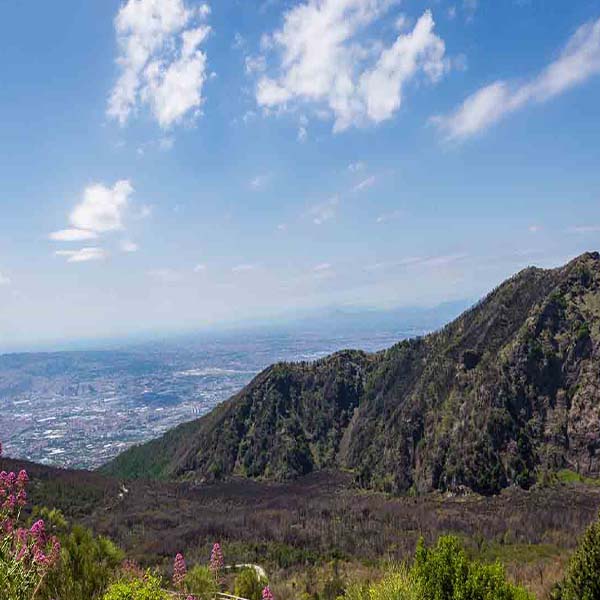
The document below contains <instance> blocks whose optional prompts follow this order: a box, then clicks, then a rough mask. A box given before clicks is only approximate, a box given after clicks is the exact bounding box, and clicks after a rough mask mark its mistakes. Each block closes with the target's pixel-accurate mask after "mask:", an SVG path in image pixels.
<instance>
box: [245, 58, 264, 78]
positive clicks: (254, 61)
mask: <svg viewBox="0 0 600 600" xmlns="http://www.w3.org/2000/svg"><path fill="white" fill-rule="evenodd" d="M244 66H245V68H246V74H247V75H252V73H262V72H263V71H264V70H265V69H266V68H267V61H266V59H265V57H264V56H263V55H262V54H259V55H257V56H250V55H249V56H246V58H245V59H244Z"/></svg>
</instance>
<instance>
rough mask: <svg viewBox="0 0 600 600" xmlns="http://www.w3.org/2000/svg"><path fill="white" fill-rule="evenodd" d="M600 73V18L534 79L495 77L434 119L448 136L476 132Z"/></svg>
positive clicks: (573, 38)
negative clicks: (446, 112)
mask: <svg viewBox="0 0 600 600" xmlns="http://www.w3.org/2000/svg"><path fill="white" fill-rule="evenodd" d="M599 73H600V19H598V20H597V21H590V22H588V23H586V24H584V25H582V26H581V27H579V29H578V30H577V31H576V32H575V33H574V34H573V35H572V36H571V38H570V39H569V41H568V42H567V45H566V46H565V47H564V49H563V51H562V52H561V54H560V56H559V57H558V58H557V59H556V60H555V61H554V62H552V63H550V64H549V65H548V66H547V67H546V68H545V69H543V70H542V71H541V72H540V73H539V74H538V75H537V76H536V77H534V78H533V79H532V80H530V81H528V82H526V83H522V84H516V83H510V82H506V81H495V82H494V83H491V84H489V85H487V86H485V87H482V88H481V89H479V90H477V91H476V92H475V93H474V94H472V95H471V96H469V97H468V98H467V99H466V100H465V101H464V102H463V103H462V105H461V106H459V107H458V109H456V110H455V111H454V112H452V113H450V114H449V115H445V116H437V117H434V118H433V119H432V121H433V123H435V124H436V125H437V126H438V128H439V129H440V130H441V132H442V133H443V135H444V136H445V138H446V139H447V140H463V139H465V138H468V137H470V136H473V135H475V134H477V133H479V132H481V131H483V130H485V129H487V128H488V127H490V126H491V125H493V124H494V123H497V122H498V121H499V120H500V119H502V118H503V117H505V116H506V115H508V114H510V113H513V112H515V111H517V110H519V109H521V108H524V107H526V106H528V105H530V104H541V103H543V102H546V101H548V100H550V99H552V98H554V97H555V96H558V95H559V94H562V93H563V92H566V91H568V90H570V89H572V88H574V87H575V86H577V85H579V84H581V83H583V82H584V81H586V80H587V79H589V78H590V77H592V76H594V75H597V74H599Z"/></svg>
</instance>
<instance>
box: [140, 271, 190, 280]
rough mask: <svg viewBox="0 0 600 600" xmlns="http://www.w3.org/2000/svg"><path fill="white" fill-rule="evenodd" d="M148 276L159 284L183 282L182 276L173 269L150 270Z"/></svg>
mask: <svg viewBox="0 0 600 600" xmlns="http://www.w3.org/2000/svg"><path fill="white" fill-rule="evenodd" d="M148 275H149V276H150V277H152V279H154V280H156V281H158V282H159V283H177V282H179V281H182V280H183V275H182V274H181V273H180V272H179V271H175V270H174V269H152V270H150V271H148Z"/></svg>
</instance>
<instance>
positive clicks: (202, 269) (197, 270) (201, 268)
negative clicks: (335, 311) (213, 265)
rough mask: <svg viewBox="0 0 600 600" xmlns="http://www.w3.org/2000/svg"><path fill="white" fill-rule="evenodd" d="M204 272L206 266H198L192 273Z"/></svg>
mask: <svg viewBox="0 0 600 600" xmlns="http://www.w3.org/2000/svg"><path fill="white" fill-rule="evenodd" d="M204 271H206V265H203V264H198V265H196V266H195V267H194V273H203V272H204Z"/></svg>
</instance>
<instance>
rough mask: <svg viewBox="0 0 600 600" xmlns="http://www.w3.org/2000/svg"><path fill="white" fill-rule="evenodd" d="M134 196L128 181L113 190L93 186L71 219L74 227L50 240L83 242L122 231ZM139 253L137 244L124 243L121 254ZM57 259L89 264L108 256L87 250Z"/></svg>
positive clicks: (64, 252) (69, 252) (61, 253)
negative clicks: (130, 198) (130, 199)
mask: <svg viewBox="0 0 600 600" xmlns="http://www.w3.org/2000/svg"><path fill="white" fill-rule="evenodd" d="M132 193H133V186H132V185H131V183H130V182H129V180H127V179H121V180H120V181H117V182H116V183H115V184H114V185H113V186H112V187H109V186H106V185H104V184H102V183H94V184H92V185H89V186H88V187H86V188H85V189H84V191H83V198H82V200H81V201H80V202H79V203H78V204H77V205H76V206H75V208H73V210H72V211H71V213H70V215H69V224H70V225H71V227H69V228H67V229H61V230H59V231H54V232H53V233H51V234H50V235H49V238H50V239H51V240H52V241H55V242H79V241H85V240H93V239H97V238H100V237H101V236H102V235H104V234H107V233H111V232H114V231H122V230H123V229H124V228H125V224H124V217H125V212H126V211H127V208H128V205H129V197H130V196H131V194H132ZM137 249H138V247H137V245H136V244H134V243H133V242H129V241H124V242H122V243H121V250H122V251H124V252H135V251H136V250H137ZM56 255H57V256H65V257H67V262H87V261H90V260H99V259H102V258H105V256H106V253H105V252H104V250H103V249H102V248H99V247H87V248H82V249H80V250H59V251H58V252H56Z"/></svg>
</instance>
